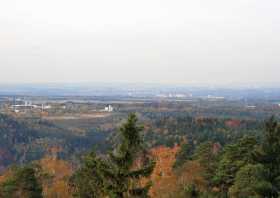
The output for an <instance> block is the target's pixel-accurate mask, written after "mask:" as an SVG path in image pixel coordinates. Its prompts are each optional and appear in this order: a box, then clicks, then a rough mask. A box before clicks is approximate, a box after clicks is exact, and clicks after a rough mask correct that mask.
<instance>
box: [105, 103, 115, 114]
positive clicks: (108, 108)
mask: <svg viewBox="0 0 280 198" xmlns="http://www.w3.org/2000/svg"><path fill="white" fill-rule="evenodd" d="M104 111H107V112H112V111H114V108H113V107H112V106H111V105H108V106H106V107H105V108H104Z"/></svg>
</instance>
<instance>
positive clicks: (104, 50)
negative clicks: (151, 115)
mask: <svg viewBox="0 0 280 198" xmlns="http://www.w3.org/2000/svg"><path fill="white" fill-rule="evenodd" d="M279 9H280V3H279V1H277V0H270V1H269V2H265V1H261V0H245V1H244V0H236V1H222V0H212V1H206V0H199V1H192V0H191V1H183V0H175V1H168V0H155V1H148V0H143V1H134V0H132V1H131V0H120V1H114V0H105V1H88V0H82V1H75V0H60V1H55V0H49V1H38V0H25V1H20V0H9V1H2V2H1V3H0V43H1V45H0V54H1V55H0V67H1V74H0V82H1V83H15V82H18V83H23V82H25V83H26V82H29V83H40V82H41V83H42V82H43V83H47V82H71V83H73V82H129V83H133V82H138V83H139V82H146V83H169V84H174V83H176V84H190V83H201V84H203V83H204V84H205V83H210V84H211V83H212V84H227V83H256V82H258V83H268V82H269V83H271V82H273V83H279V76H278V75H279V73H280V67H279V64H280V59H279V58H278V57H279V55H280V54H279V53H280V50H279V47H280V37H279V34H280V25H279V21H280V13H279Z"/></svg>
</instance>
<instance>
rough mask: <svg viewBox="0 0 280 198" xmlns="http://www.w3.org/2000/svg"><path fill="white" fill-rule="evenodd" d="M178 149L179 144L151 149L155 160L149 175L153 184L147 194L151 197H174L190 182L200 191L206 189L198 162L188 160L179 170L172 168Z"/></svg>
mask: <svg viewBox="0 0 280 198" xmlns="http://www.w3.org/2000/svg"><path fill="white" fill-rule="evenodd" d="M179 150H180V146H175V147H173V148H168V147H164V146H160V147H157V148H154V149H152V150H151V153H152V155H153V156H154V159H155V160H156V166H155V169H154V171H153V173H152V175H151V177H150V179H151V180H152V182H153V186H152V187H151V189H150V193H149V194H150V196H151V197H152V198H170V197H174V196H175V195H177V194H179V192H180V191H181V190H182V189H183V188H184V187H185V186H187V185H190V184H195V185H196V186H197V188H198V189H199V190H200V191H205V190H206V185H207V184H206V181H205V180H204V178H203V176H202V175H201V173H202V172H203V168H202V167H201V166H200V164H199V163H198V162H196V161H188V162H186V163H185V164H184V165H183V166H182V167H181V168H180V169H179V170H176V171H175V170H174V169H173V165H174V163H175V161H176V154H177V152H178V151H179Z"/></svg>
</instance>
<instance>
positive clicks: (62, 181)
mask: <svg viewBox="0 0 280 198" xmlns="http://www.w3.org/2000/svg"><path fill="white" fill-rule="evenodd" d="M39 164H40V165H41V167H42V170H43V171H44V172H46V173H47V174H49V175H50V176H51V179H50V180H46V181H43V194H44V197H46V198H52V197H57V198H64V197H69V198H70V197H71V195H70V194H69V188H68V183H67V182H68V180H67V178H69V177H70V176H71V175H72V173H73V168H72V166H71V165H70V164H69V163H68V162H66V161H63V160H58V159H55V158H53V157H45V158H43V159H42V160H40V161H39Z"/></svg>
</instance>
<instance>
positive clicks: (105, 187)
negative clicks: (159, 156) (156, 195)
mask: <svg viewBox="0 0 280 198" xmlns="http://www.w3.org/2000/svg"><path fill="white" fill-rule="evenodd" d="M142 130H143V127H142V126H139V125H137V117H136V115H135V114H131V115H130V116H129V117H128V120H127V122H126V123H124V124H123V125H122V126H121V128H120V130H119V135H120V144H119V145H118V146H117V148H116V149H115V150H113V151H112V152H111V153H110V154H109V155H108V156H106V157H98V156H97V155H96V154H94V152H93V153H91V154H90V155H89V156H88V157H87V158H86V160H85V161H84V165H83V168H82V169H81V170H79V171H78V172H77V173H76V174H75V175H74V177H73V178H72V183H73V184H74V191H75V193H74V195H75V196H77V197H110V198H125V197H148V191H149V188H150V186H151V184H150V183H146V185H141V184H140V182H139V181H140V179H141V178H143V177H148V176H150V174H151V173H152V171H153V169H154V166H155V163H154V161H152V160H151V159H150V157H149V156H147V153H146V152H145V149H144V148H143V137H142V136H141V131H142ZM139 159H141V160H139ZM138 161H139V163H138V164H137V162H138ZM140 162H141V163H140ZM83 176H84V178H82V177H83ZM85 186H89V187H90V189H85V188H84V187H85ZM85 191H86V192H85ZM85 194H86V196H85Z"/></svg>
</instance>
